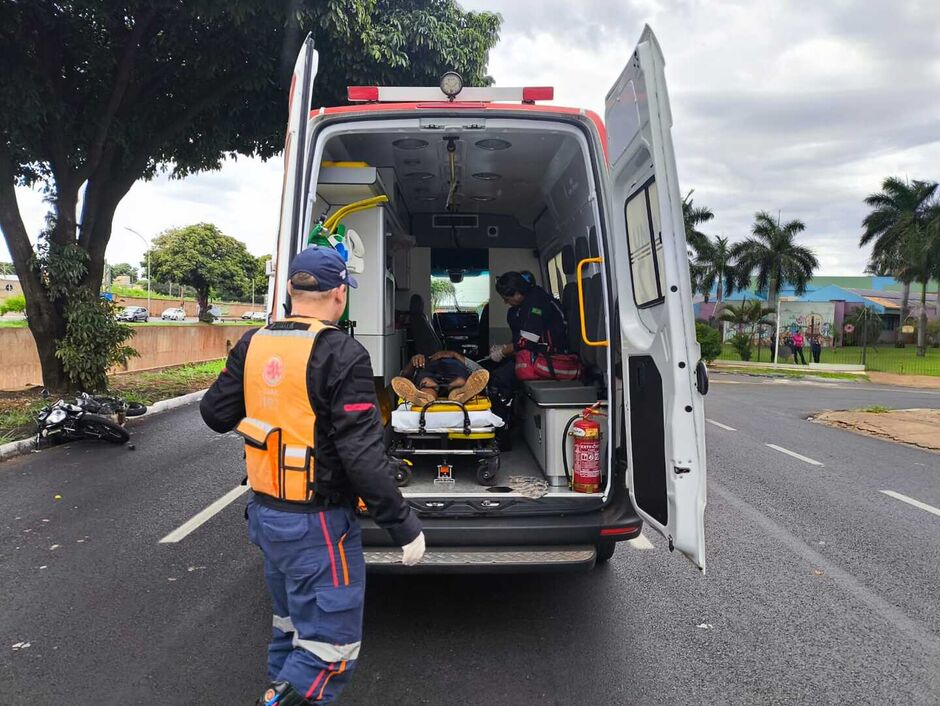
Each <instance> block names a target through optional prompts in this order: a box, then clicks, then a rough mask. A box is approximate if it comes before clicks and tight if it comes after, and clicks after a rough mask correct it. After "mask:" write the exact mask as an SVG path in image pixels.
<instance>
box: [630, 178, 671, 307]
mask: <svg viewBox="0 0 940 706" xmlns="http://www.w3.org/2000/svg"><path fill="white" fill-rule="evenodd" d="M624 210H625V215H626V220H627V248H628V249H629V252H630V272H631V274H632V279H633V299H634V301H636V305H637V306H640V307H644V306H653V305H654V304H658V303H659V302H660V301H662V299H663V291H662V282H661V281H660V272H661V271H662V259H663V252H662V250H663V242H662V234H661V233H660V230H659V196H658V194H657V192H656V183H655V182H654V181H653V180H650V181H649V182H647V184H646V185H644V186H643V188H641V189H640V190H639V191H637V192H636V193H635V194H633V195H632V196H631V197H630V198H628V199H627V203H626V205H625V206H624ZM653 213H656V216H655V220H654V216H653V215H652V214H653Z"/></svg>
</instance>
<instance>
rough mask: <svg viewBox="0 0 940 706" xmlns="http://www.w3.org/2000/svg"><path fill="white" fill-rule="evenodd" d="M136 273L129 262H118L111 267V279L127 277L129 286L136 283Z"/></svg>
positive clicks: (135, 269)
mask: <svg viewBox="0 0 940 706" xmlns="http://www.w3.org/2000/svg"><path fill="white" fill-rule="evenodd" d="M137 272H138V270H137V268H136V267H134V266H133V265H132V264H130V263H129V262H119V263H118V264H116V265H111V277H124V276H127V277H129V278H130V281H131V284H133V283H134V282H136V281H137Z"/></svg>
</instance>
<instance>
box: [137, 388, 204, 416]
mask: <svg viewBox="0 0 940 706" xmlns="http://www.w3.org/2000/svg"><path fill="white" fill-rule="evenodd" d="M207 391H208V388H206V389H205V390H197V391H196V392H190V393H188V394H186V395H181V396H179V397H171V398H170V399H168V400H160V401H159V402H154V403H153V404H152V405H150V406H149V407H147V411H146V413H144V414H142V415H141V417H149V416H151V415H153V414H159V413H160V412H165V411H166V410H168V409H176V408H177V407H182V406H183V405H187V404H189V403H190V402H198V401H199V400H201V399H202V396H203V395H204V394H206V392H207ZM134 418H135V419H140V417H134Z"/></svg>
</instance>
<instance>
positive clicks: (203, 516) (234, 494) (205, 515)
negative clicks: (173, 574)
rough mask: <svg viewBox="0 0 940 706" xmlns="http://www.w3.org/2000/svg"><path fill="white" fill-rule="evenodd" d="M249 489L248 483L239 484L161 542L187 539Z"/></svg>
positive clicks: (169, 542) (167, 542) (170, 542)
mask: <svg viewBox="0 0 940 706" xmlns="http://www.w3.org/2000/svg"><path fill="white" fill-rule="evenodd" d="M247 491H248V486H247V485H237V486H235V487H234V488H232V489H231V490H230V491H228V492H227V493H226V494H225V495H223V496H222V497H221V498H219V499H218V500H216V501H215V502H214V503H212V504H211V505H209V507H207V508H205V509H204V510H200V511H199V512H197V513H196V514H195V515H193V516H192V517H191V518H189V519H188V520H186V522H184V523H183V524H181V525H180V526H179V527H177V528H176V529H175V530H173V531H172V532H170V533H169V534H168V535H167V536H166V537H164V538H163V539H161V540H160V542H159V543H160V544H172V543H174V542H179V541H180V540H181V539H185V538H186V536H187V535H189V534H190V533H191V532H194V531H195V530H197V529H199V528H200V527H202V526H203V525H204V524H205V523H206V522H208V521H209V519H210V518H211V517H212V516H213V515H215V514H217V513H219V512H221V511H222V510H223V509H225V508H226V507H227V506H228V505H231V504H232V503H233V502H234V501H235V500H236V499H238V497H239V496H240V495H243V494H244V493H246V492H247Z"/></svg>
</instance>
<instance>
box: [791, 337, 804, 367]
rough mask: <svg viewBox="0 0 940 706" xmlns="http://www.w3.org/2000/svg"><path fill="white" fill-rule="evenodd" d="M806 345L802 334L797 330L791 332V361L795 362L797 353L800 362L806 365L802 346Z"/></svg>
mask: <svg viewBox="0 0 940 706" xmlns="http://www.w3.org/2000/svg"><path fill="white" fill-rule="evenodd" d="M805 345H806V340H805V339H804V338H803V334H802V332H800V331H797V332H796V333H794V334H793V362H794V363H796V356H797V354H799V356H800V363H801V364H802V365H806V356H804V355H803V347H804V346H805Z"/></svg>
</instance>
